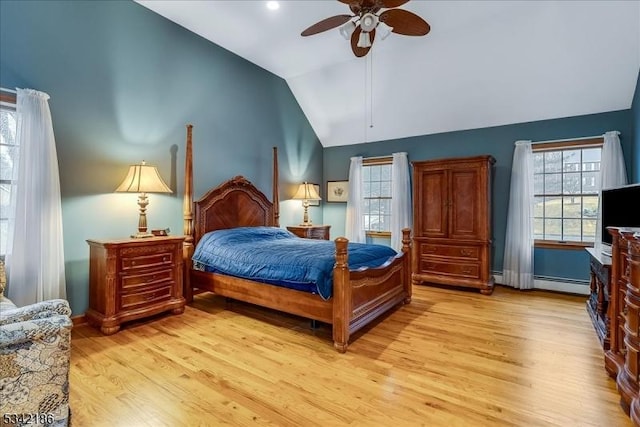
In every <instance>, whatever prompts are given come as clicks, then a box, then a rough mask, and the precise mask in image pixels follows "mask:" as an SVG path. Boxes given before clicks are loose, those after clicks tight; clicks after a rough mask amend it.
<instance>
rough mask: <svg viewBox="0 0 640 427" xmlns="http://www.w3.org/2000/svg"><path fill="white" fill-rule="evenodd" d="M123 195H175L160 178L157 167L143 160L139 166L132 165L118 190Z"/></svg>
mask: <svg viewBox="0 0 640 427" xmlns="http://www.w3.org/2000/svg"><path fill="white" fill-rule="evenodd" d="M116 192H118V193H121V192H125V193H173V191H171V189H170V188H169V187H168V186H167V184H165V182H164V181H163V180H162V178H161V177H160V173H159V172H158V169H156V167H155V166H150V165H147V164H146V162H145V161H144V160H143V161H142V163H141V164H139V165H131V166H130V167H129V172H128V173H127V176H126V177H125V178H124V180H123V181H122V184H120V186H119V187H118V188H116Z"/></svg>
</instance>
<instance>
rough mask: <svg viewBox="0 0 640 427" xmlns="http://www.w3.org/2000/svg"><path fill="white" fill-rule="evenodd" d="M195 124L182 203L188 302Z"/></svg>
mask: <svg viewBox="0 0 640 427" xmlns="http://www.w3.org/2000/svg"><path fill="white" fill-rule="evenodd" d="M192 131H193V125H191V124H189V125H187V146H186V149H185V165H184V200H183V204H182V216H183V218H184V225H183V234H184V236H185V239H184V245H183V247H182V257H183V261H184V268H183V281H182V283H183V287H184V288H183V294H184V298H185V300H186V301H187V303H190V302H192V301H193V289H191V266H192V261H191V257H192V256H193V250H194V249H193V142H192Z"/></svg>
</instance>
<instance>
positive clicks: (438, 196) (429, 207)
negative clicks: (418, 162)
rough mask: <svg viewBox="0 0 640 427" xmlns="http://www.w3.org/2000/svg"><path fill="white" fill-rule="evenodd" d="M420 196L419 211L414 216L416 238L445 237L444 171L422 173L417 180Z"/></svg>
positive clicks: (446, 218) (446, 183) (445, 178)
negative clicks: (417, 234)
mask: <svg viewBox="0 0 640 427" xmlns="http://www.w3.org/2000/svg"><path fill="white" fill-rule="evenodd" d="M417 184H418V185H420V187H421V188H420V189H419V194H420V195H421V197H420V199H419V201H420V210H419V212H418V215H416V221H417V224H416V227H415V228H416V233H419V236H416V237H432V238H437V237H447V234H448V230H447V228H448V224H447V223H448V219H449V218H448V212H447V210H448V209H447V204H448V202H447V200H448V194H449V191H448V190H449V189H448V187H449V185H448V184H449V182H448V174H447V170H446V169H435V170H425V171H422V173H421V177H420V179H419V180H417Z"/></svg>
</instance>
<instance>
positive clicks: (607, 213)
mask: <svg viewBox="0 0 640 427" xmlns="http://www.w3.org/2000/svg"><path fill="white" fill-rule="evenodd" d="M600 203H601V204H602V243H606V244H608V245H611V234H609V232H608V231H607V227H640V208H638V205H639V204H640V183H638V184H631V185H625V186H623V187H618V188H611V189H608V190H602V197H601V200H600Z"/></svg>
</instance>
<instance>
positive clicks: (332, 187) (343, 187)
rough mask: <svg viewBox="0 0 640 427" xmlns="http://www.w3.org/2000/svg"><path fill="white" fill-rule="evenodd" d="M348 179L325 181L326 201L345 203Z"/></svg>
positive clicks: (347, 193) (347, 195) (347, 196)
mask: <svg viewBox="0 0 640 427" xmlns="http://www.w3.org/2000/svg"><path fill="white" fill-rule="evenodd" d="M348 198H349V181H327V202H331V203H347V199H348Z"/></svg>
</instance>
